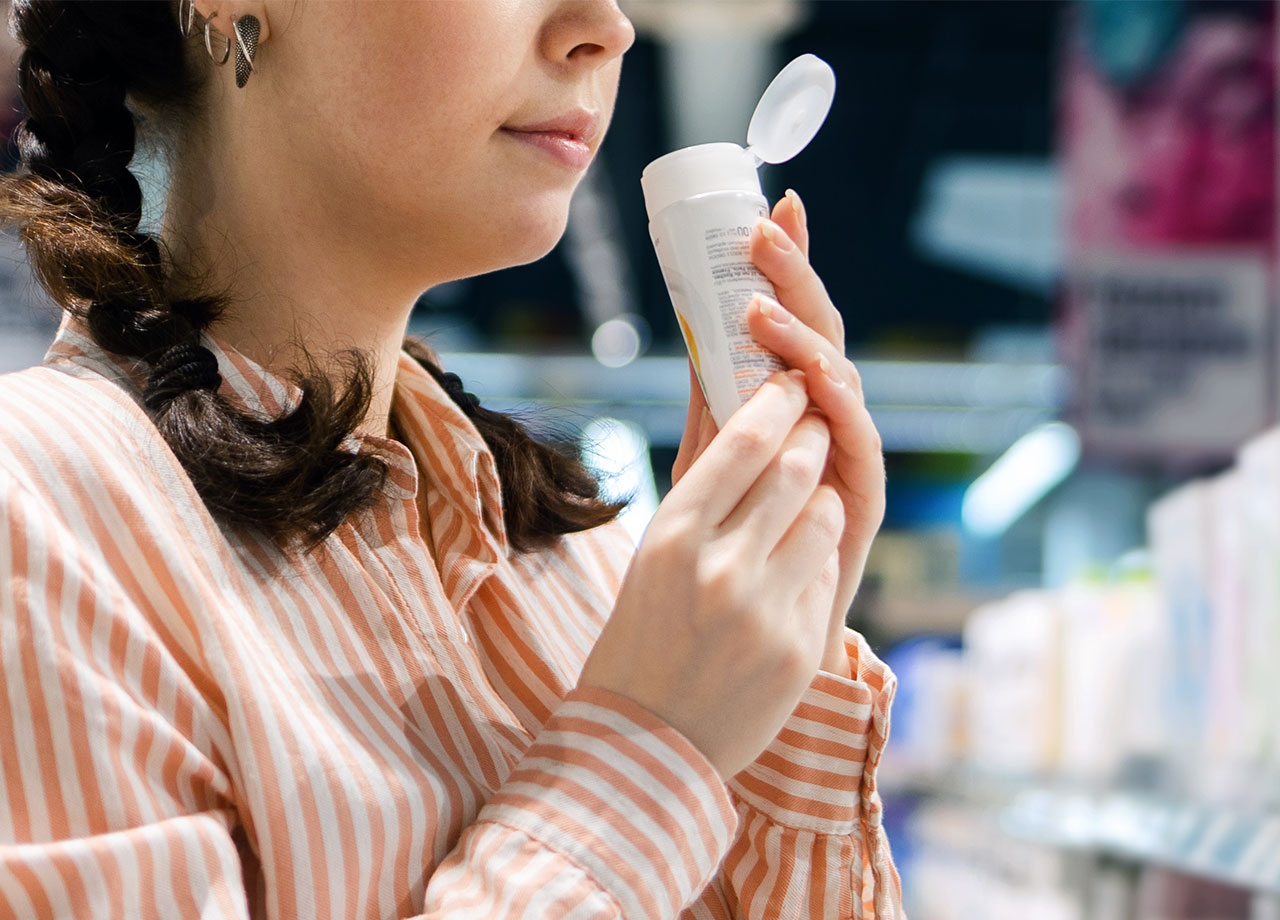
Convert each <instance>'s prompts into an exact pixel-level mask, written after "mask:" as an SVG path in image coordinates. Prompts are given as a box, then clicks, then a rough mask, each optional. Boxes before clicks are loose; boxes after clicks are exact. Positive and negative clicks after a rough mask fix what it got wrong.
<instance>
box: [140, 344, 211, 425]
mask: <svg viewBox="0 0 1280 920" xmlns="http://www.w3.org/2000/svg"><path fill="white" fill-rule="evenodd" d="M221 385H222V375H221V374H220V373H218V359H217V358H216V357H215V356H214V354H213V352H211V351H210V350H209V349H207V348H205V347H204V346H203V345H173V346H171V347H169V348H167V349H165V350H164V351H163V352H161V353H160V356H159V357H158V358H156V359H155V360H154V361H152V362H151V373H150V374H149V375H148V376H147V389H146V392H145V393H144V395H143V399H142V401H143V403H144V404H145V405H146V407H147V408H148V409H151V410H152V411H155V410H157V409H159V408H160V407H161V406H163V405H165V404H166V403H168V402H169V401H170V400H171V399H173V398H174V397H176V396H178V395H180V394H182V393H185V392H187V391H188V390H216V389H217V388H218V387H219V386H221Z"/></svg>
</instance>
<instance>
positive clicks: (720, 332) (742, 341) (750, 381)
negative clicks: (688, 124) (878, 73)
mask: <svg viewBox="0 0 1280 920" xmlns="http://www.w3.org/2000/svg"><path fill="white" fill-rule="evenodd" d="M835 87H836V78H835V73H834V72H833V71H832V70H831V67H830V66H829V65H828V64H827V63H826V62H825V61H823V60H822V59H821V58H818V57H816V56H815V55H812V54H804V55H801V56H800V57H798V58H796V59H795V60H793V61H792V62H791V63H790V64H788V65H787V66H786V67H784V68H783V69H782V71H781V72H779V74H778V75H777V76H776V77H774V79H773V82H771V83H770V84H769V86H768V88H767V89H766V90H765V91H764V94H763V95H762V96H761V97H760V101H759V103H757V105H756V109H755V113H754V114H753V115H752V117H751V125H750V127H749V128H748V129H747V145H748V146H747V147H746V148H745V149H744V148H742V147H740V146H738V145H737V144H734V143H716V144H698V145H696V146H693V147H685V148H683V149H681V150H676V151H674V152H672V153H668V154H666V155H665V156H661V157H659V158H658V159H656V160H654V161H653V162H652V163H650V164H649V165H648V166H646V167H645V168H644V172H643V173H642V175H641V177H640V185H641V188H642V189H643V191H644V199H645V209H646V210H647V211H648V215H649V236H650V238H651V239H652V240H653V248H654V251H655V252H656V253H657V255H658V263H659V265H660V266H661V267H662V276H663V279H664V280H665V281H666V284H667V291H668V293H669V294H670V295H671V305H672V307H674V309H675V312H676V319H677V320H678V321H679V323H680V332H681V334H682V335H683V336H684V342H685V347H686V348H687V349H688V351H689V357H690V359H691V360H692V363H693V369H694V372H695V373H696V374H697V377H698V382H699V384H700V385H701V386H702V393H703V395H704V396H705V397H706V400H707V406H708V407H709V408H710V409H711V415H712V417H713V418H714V419H715V421H716V424H717V425H718V426H720V427H724V423H725V422H726V421H728V419H729V416H730V415H732V414H733V412H734V410H736V409H737V408H738V407H739V406H740V405H742V404H743V403H744V402H746V401H747V400H748V399H750V398H751V395H752V394H753V393H755V391H756V390H757V389H758V388H759V386H760V384H762V383H764V381H765V380H766V379H768V377H769V376H770V375H771V374H772V373H774V372H775V371H778V370H783V369H785V365H784V364H783V363H782V360H781V359H780V358H778V356H777V355H775V354H773V353H772V352H771V351H769V350H768V349H766V348H765V347H764V346H763V345H760V344H759V343H758V342H756V340H755V339H754V338H753V337H752V336H751V333H750V332H749V331H748V329H747V316H746V310H747V304H748V303H750V301H751V298H752V296H753V295H755V294H756V293H761V294H765V295H768V296H769V297H776V294H775V292H774V289H773V286H772V285H771V284H770V283H769V281H768V279H766V278H765V277H764V275H763V274H761V272H760V270H759V269H757V268H756V267H755V264H754V263H753V262H752V261H751V257H750V254H749V239H750V236H751V231H752V228H753V227H754V226H755V225H756V224H757V223H759V221H760V219H761V218H766V217H768V216H769V204H768V202H767V201H766V199H765V197H764V192H763V190H762V189H761V186H760V173H759V168H760V165H761V164H762V163H782V162H785V161H786V160H789V159H791V158H792V157H793V156H795V155H796V154H797V153H799V152H800V151H801V150H803V149H804V148H805V146H806V145H807V144H808V143H809V141H811V140H812V139H813V136H814V135H815V134H817V133H818V129H819V128H821V127H822V123H823V121H825V120H826V117H827V112H828V111H830V109H831V101H832V99H833V97H834V96H835Z"/></svg>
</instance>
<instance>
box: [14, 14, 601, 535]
mask: <svg viewBox="0 0 1280 920" xmlns="http://www.w3.org/2000/svg"><path fill="white" fill-rule="evenodd" d="M10 16H11V23H10V28H11V31H12V32H13V33H14V34H15V36H16V37H17V38H18V39H19V41H20V42H21V43H22V45H23V46H24V50H23V52H22V56H21V59H20V62H19V88H20V90H21V94H22V101H23V105H24V108H25V110H26V117H25V119H24V120H23V122H22V123H21V124H20V125H19V127H18V130H17V134H16V140H17V144H18V149H19V151H20V153H21V157H22V168H21V169H20V171H19V172H18V173H17V174H14V175H9V176H3V177H0V221H3V222H4V223H6V224H9V225H16V226H17V227H18V228H19V235H20V237H21V239H22V241H23V243H24V245H25V246H26V248H27V253H28V257H29V259H30V262H31V265H32V268H33V271H34V273H35V275H36V278H37V279H38V280H39V282H40V284H41V285H42V287H44V288H45V290H46V291H48V293H49V294H50V296H51V297H52V298H53V300H54V301H55V302H56V303H58V304H59V305H60V306H61V307H62V308H63V309H64V310H66V311H68V312H69V313H71V314H73V315H74V316H76V317H77V318H78V319H80V320H82V321H83V322H84V324H85V326H86V328H87V329H88V332H89V334H90V335H91V336H92V337H93V339H94V341H96V342H97V343H98V344H99V345H100V346H101V347H102V348H104V349H105V350H107V351H109V352H111V353H113V354H117V355H121V356H125V357H128V358H133V359H135V360H137V361H140V362H143V363H144V364H145V365H146V367H147V369H148V377H147V384H146V387H145V390H144V392H143V404H144V406H145V408H146V409H147V411H148V412H149V413H150V416H151V419H152V421H153V423H154V424H155V426H156V428H157V430H158V431H159V433H160V434H161V436H162V437H163V438H164V440H165V441H166V442H167V443H168V445H169V447H170V448H171V449H172V451H173V453H174V455H175V456H176V457H177V459H178V460H179V462H180V463H181V464H182V466H183V467H184V469H185V470H186V472H187V475H188V476H189V477H190V479H191V481H192V483H193V485H194V486H195V488H196V491H197V492H198V493H199V495H200V497H201V499H202V500H203V501H204V503H205V505H206V506H207V507H208V508H209V510H210V512H211V513H212V514H213V515H214V516H215V517H216V518H217V519H219V520H220V521H222V522H224V523H226V524H229V525H239V526H251V527H255V528H261V529H263V530H265V531H266V532H267V534H268V535H269V536H271V537H272V538H273V539H275V540H277V541H279V542H281V543H292V542H295V541H297V542H300V543H301V544H302V545H303V547H304V548H307V549H310V548H314V547H315V546H316V545H318V544H319V543H320V542H322V541H323V540H324V539H325V537H327V536H328V535H329V534H330V533H332V532H333V531H334V530H335V529H336V528H337V527H338V526H339V525H340V524H341V523H342V522H343V521H344V520H345V519H346V518H347V517H348V516H349V515H350V514H352V513H353V512H355V511H358V510H360V509H362V508H365V507H368V506H370V505H371V504H373V502H374V501H375V500H376V498H377V493H378V490H379V488H380V487H381V486H382V485H383V483H384V482H385V479H386V476H387V474H388V470H387V467H386V464H385V462H384V461H383V460H382V459H381V458H379V457H377V456H376V455H373V454H357V453H352V452H350V451H348V450H344V449H342V448H341V446H340V445H341V444H342V441H343V440H344V439H345V438H346V436H347V435H348V434H349V433H350V432H351V431H352V430H353V429H354V428H355V427H356V425H357V424H358V423H359V422H360V421H361V419H363V417H364V415H365V413H366V412H367V410H368V407H369V403H370V399H371V395H372V385H373V374H372V370H371V365H370V361H369V359H368V357H367V356H366V355H364V354H363V353H361V352H359V351H355V350H349V351H347V352H344V353H342V354H341V355H339V356H338V359H339V365H340V367H341V368H343V369H344V371H345V374H344V375H343V377H344V379H342V380H341V381H340V383H338V384H335V383H334V382H333V381H331V380H330V378H329V377H328V376H327V375H325V374H324V373H322V372H321V371H320V370H319V368H318V366H317V365H316V363H315V362H314V361H312V360H311V359H310V358H309V357H308V356H306V355H305V352H304V363H305V367H304V368H303V369H302V370H298V371H294V372H293V374H292V378H293V381H294V383H295V384H296V385H297V386H298V388H299V390H300V391H301V399H300V400H299V402H298V404H297V405H296V406H295V407H293V408H292V409H290V410H289V411H287V412H286V413H284V414H283V415H281V416H279V417H278V418H275V419H270V420H265V421H264V420H262V419H259V418H257V417H255V416H253V415H252V414H250V413H247V412H245V411H243V410H241V409H238V408H237V407H235V406H233V405H232V404H231V403H229V402H228V401H227V400H226V399H225V398H223V397H222V396H221V395H220V394H219V392H218V387H219V385H220V383H221V377H220V376H219V374H218V368H217V362H216V360H215V359H214V356H213V354H212V352H210V351H209V350H208V349H207V348H205V347H204V346H203V345H201V344H200V334H201V332H202V330H204V329H205V328H207V327H208V326H209V325H210V324H211V323H213V322H214V321H215V320H216V319H217V317H218V316H219V315H220V313H221V312H222V311H223V310H224V309H225V307H226V305H227V304H228V303H229V302H230V300H231V295H230V292H228V291H214V290H209V284H208V281H207V279H206V278H202V277H199V276H196V275H194V274H193V272H194V269H193V268H191V267H190V266H179V265H176V264H175V262H174V260H173V259H172V257H171V256H170V254H169V253H168V251H167V249H166V247H164V245H163V243H162V242H161V241H160V240H159V239H158V238H156V237H154V236H152V235H150V234H148V233H145V232H141V231H140V230H139V224H140V222H141V219H142V192H141V189H140V187H139V185H138V182H137V179H136V178H135V177H134V175H133V174H132V173H131V172H130V171H129V169H128V165H129V162H130V160H132V158H133V156H134V153H135V151H136V147H137V142H138V127H139V121H141V123H142V124H143V125H144V126H146V125H149V124H150V122H151V119H152V118H154V121H155V124H154V125H153V127H154V128H155V129H156V130H157V131H159V130H165V129H169V130H174V129H177V128H180V127H181V125H182V122H183V118H184V116H185V115H187V114H188V113H189V112H190V111H191V110H192V109H193V108H195V106H196V105H197V104H198V101H199V99H200V94H201V92H202V89H203V87H204V86H205V85H206V83H207V81H208V80H209V79H210V75H209V71H210V69H211V65H210V64H209V63H208V61H207V59H206V58H205V56H204V55H203V51H202V49H199V48H197V45H198V41H197V40H196V39H195V38H194V37H193V39H192V40H191V42H188V41H187V40H186V39H184V38H183V37H182V35H181V32H180V29H179V26H178V18H177V7H176V3H174V2H168V0H167V2H155V0H130V2H116V3H102V2H94V0H15V2H14V3H13V6H12V8H11V12H10ZM135 111H139V112H144V113H146V114H147V115H148V116H149V117H146V118H141V119H136V118H135V114H134V113H135ZM405 349H406V351H408V353H409V354H410V355H412V356H413V357H414V358H415V359H416V360H417V361H418V362H419V363H421V364H422V365H423V367H425V368H426V369H427V370H428V371H429V372H430V373H431V374H432V376H433V377H434V378H435V379H436V380H437V381H438V382H440V384H441V385H442V387H443V388H444V389H445V391H446V392H447V393H448V394H449V396H450V397H451V398H452V399H453V400H454V401H455V402H456V403H457V404H458V405H459V406H460V407H461V408H462V410H463V411H464V412H466V414H467V415H468V417H469V418H471V420H472V421H473V423H474V424H475V425H476V427H477V429H478V430H479V431H480V433H481V435H482V436H483V437H484V438H485V441H486V442H487V443H488V445H489V446H490V448H491V449H492V451H493V453H494V456H495V460H496V462H497V467H498V473H499V479H500V481H501V484H502V498H503V507H504V517H505V519H506V525H507V538H508V542H509V543H510V544H511V546H512V547H513V548H514V549H516V550H518V551H531V550H534V549H536V548H539V547H541V546H545V545H547V544H549V543H551V542H553V541H554V540H555V539H556V538H557V537H558V536H559V535H560V534H564V533H571V532H574V531H579V530H585V529H587V528H589V527H594V526H597V525H599V524H603V523H605V522H607V521H609V520H612V519H613V518H614V517H616V516H617V514H618V512H619V511H620V510H621V509H622V507H624V505H623V503H610V502H605V501H603V500H601V499H600V498H599V497H598V496H599V493H598V484H597V483H596V481H595V480H594V479H593V477H592V476H591V475H590V473H589V472H588V471H587V470H586V468H585V467H583V465H582V464H581V463H580V461H578V460H577V459H576V458H575V457H572V456H571V455H569V454H567V453H562V452H561V450H559V449H557V448H556V447H554V446H553V445H550V444H546V443H543V442H541V441H538V440H535V439H534V438H533V437H532V436H531V434H530V433H529V431H528V430H527V429H526V428H525V427H523V426H522V425H521V424H520V423H519V422H517V421H516V420H515V419H513V418H512V417H510V416H507V415H504V414H502V413H498V412H493V411H491V410H487V409H484V408H481V407H480V405H479V401H478V400H477V399H476V398H475V397H474V396H472V395H471V394H469V393H467V392H466V391H465V390H464V389H463V387H462V385H461V381H459V380H458V378H457V377H456V375H452V374H446V373H445V372H444V371H443V369H442V368H440V367H439V365H438V364H437V363H436V361H435V360H434V359H433V355H432V353H431V351H430V349H429V348H427V347H426V346H425V345H424V344H422V343H419V342H416V341H415V340H413V339H408V340H406V341H405Z"/></svg>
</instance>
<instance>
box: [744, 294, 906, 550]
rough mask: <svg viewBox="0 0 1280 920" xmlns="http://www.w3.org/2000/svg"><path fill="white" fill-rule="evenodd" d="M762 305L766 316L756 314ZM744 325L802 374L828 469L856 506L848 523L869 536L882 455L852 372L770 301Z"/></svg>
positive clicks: (877, 512) (879, 495) (880, 506)
mask: <svg viewBox="0 0 1280 920" xmlns="http://www.w3.org/2000/svg"><path fill="white" fill-rule="evenodd" d="M765 306H767V308H768V309H767V312H766V311H765V310H762V309H761V308H762V307H765ZM747 322H748V325H749V327H750V329H751V332H752V335H754V336H755V337H756V338H757V340H758V341H759V342H760V343H761V344H762V345H764V346H765V347H766V348H768V349H770V350H771V351H773V352H774V353H776V354H777V355H778V356H779V357H780V358H782V360H783V361H785V362H787V364H789V365H791V366H792V367H796V368H801V369H803V370H804V371H805V375H806V382H807V384H808V390H809V396H810V398H811V399H812V400H813V402H814V405H816V406H817V407H818V408H819V409H820V410H822V413H823V415H825V416H826V419H827V425H828V427H829V429H830V432H831V443H832V445H833V446H834V447H835V451H834V452H833V456H832V465H833V467H834V469H835V472H836V475H837V476H839V478H840V480H841V481H842V482H843V483H844V484H845V485H846V486H847V487H849V489H850V490H851V494H850V499H851V500H852V501H853V502H854V503H855V504H856V507H855V508H852V509H850V510H852V511H853V512H854V513H855V514H856V516H857V518H858V520H857V521H856V522H855V521H851V522H850V524H851V525H852V524H856V525H857V526H858V527H859V529H860V530H865V529H867V528H869V529H870V530H871V531H874V529H875V528H877V527H879V524H880V521H881V520H882V519H883V516H884V488H883V486H884V454H883V451H882V445H881V441H880V434H879V432H878V431H876V427H875V424H874V422H872V420H871V415H870V414H869V413H868V412H867V407H866V402H865V399H864V397H863V392H862V378H861V377H860V376H859V374H858V371H857V368H855V367H854V366H853V364H852V362H850V361H849V360H848V359H847V358H845V356H844V355H843V354H840V353H839V352H837V351H836V349H835V348H834V347H833V346H832V344H831V343H830V342H828V341H827V340H826V338H825V337H824V336H821V335H819V334H818V333H817V332H815V331H814V330H812V329H809V328H808V327H806V326H805V325H804V323H802V322H800V321H799V320H798V319H797V318H796V317H794V316H792V315H791V314H790V313H789V312H788V311H787V310H786V309H785V308H784V307H782V305H781V304H778V303H777V302H775V301H771V300H769V301H766V300H757V301H755V302H753V303H752V304H751V306H750V307H749V308H748V310H747Z"/></svg>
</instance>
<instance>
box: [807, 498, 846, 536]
mask: <svg viewBox="0 0 1280 920" xmlns="http://www.w3.org/2000/svg"><path fill="white" fill-rule="evenodd" d="M809 515H810V520H811V522H812V526H813V528H814V530H816V531H817V532H818V533H819V534H821V535H822V536H824V537H827V538H830V539H832V540H838V539H839V538H840V536H841V535H843V533H844V503H843V502H842V501H840V496H838V495H837V494H836V493H835V491H834V490H833V489H831V488H830V487H829V486H822V487H820V488H818V489H817V490H816V491H815V492H814V493H813V498H812V499H811V500H810V512H809Z"/></svg>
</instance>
